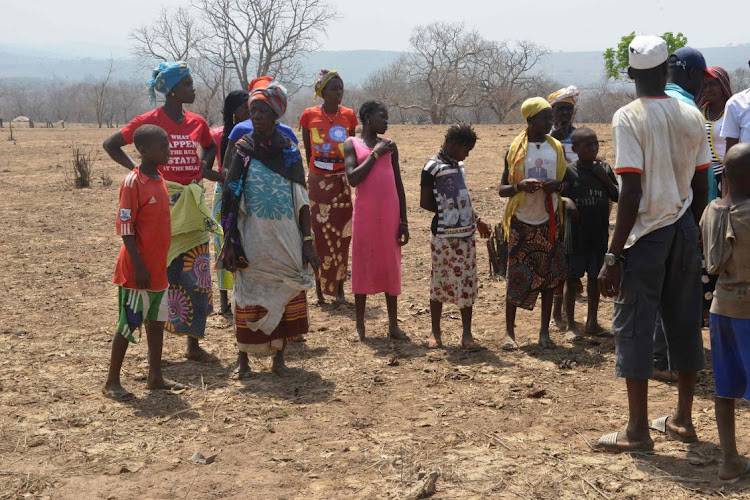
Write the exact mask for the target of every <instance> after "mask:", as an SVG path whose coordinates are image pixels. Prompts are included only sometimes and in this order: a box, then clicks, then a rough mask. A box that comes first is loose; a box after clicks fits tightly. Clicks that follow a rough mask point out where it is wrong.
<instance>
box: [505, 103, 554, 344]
mask: <svg viewBox="0 0 750 500" xmlns="http://www.w3.org/2000/svg"><path fill="white" fill-rule="evenodd" d="M521 114H522V115H523V117H524V119H525V120H526V123H527V127H526V129H524V131H523V132H521V133H520V134H519V135H518V136H517V137H516V138H515V139H514V140H513V142H512V143H511V145H510V148H509V149H508V154H507V155H506V156H505V171H504V172H503V180H502V184H501V185H500V188H499V194H500V196H501V197H503V198H510V199H509V200H508V204H507V206H506V208H505V217H504V221H503V227H504V229H505V237H506V239H507V240H508V270H507V279H506V286H507V293H506V307H505V322H506V330H507V335H508V339H507V341H506V342H505V344H504V345H503V348H504V349H507V350H509V349H515V348H517V347H518V344H517V343H516V336H515V330H514V324H515V320H516V308H518V307H522V308H524V309H528V310H532V309H533V308H534V305H535V304H536V299H537V297H538V296H539V294H540V293H541V295H542V321H541V328H540V330H539V345H541V346H542V347H551V346H553V344H552V341H551V340H550V336H549V321H550V316H551V313H552V295H553V292H554V290H555V288H557V287H558V286H559V285H561V284H562V283H563V282H564V281H565V278H566V275H567V265H566V262H565V246H564V243H563V232H564V227H565V226H564V224H563V211H564V209H563V208H564V207H563V199H562V197H561V196H560V194H559V193H560V192H561V191H562V189H563V178H564V176H565V171H566V163H565V153H564V152H563V148H562V145H561V144H560V142H559V141H557V140H556V139H554V138H552V137H550V136H549V135H548V132H549V131H550V129H551V128H552V107H551V106H550V104H549V103H548V102H547V100H546V99H544V98H542V97H534V98H531V99H527V100H526V101H524V103H523V104H522V105H521Z"/></svg>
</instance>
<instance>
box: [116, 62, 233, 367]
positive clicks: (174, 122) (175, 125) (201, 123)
mask: <svg viewBox="0 0 750 500" xmlns="http://www.w3.org/2000/svg"><path fill="white" fill-rule="evenodd" d="M148 87H149V93H150V95H151V104H152V105H153V104H155V103H156V95H155V92H156V91H158V92H160V93H162V94H164V96H165V101H164V106H162V107H159V108H156V109H155V110H153V111H149V112H148V113H144V114H142V115H140V116H136V117H135V118H133V120H132V121H131V122H130V123H128V124H127V125H126V126H125V127H123V128H122V130H120V131H119V132H115V133H114V134H112V135H111V136H110V137H108V138H107V139H106V140H105V141H104V150H105V151H106V152H107V153H108V154H109V156H110V157H111V158H112V159H113V160H114V161H116V162H117V163H119V164H120V165H122V166H123V167H125V168H127V169H129V170H132V169H133V168H134V167H135V166H136V165H137V163H136V162H135V161H133V159H132V158H130V156H128V154H127V153H125V151H123V149H122V148H123V146H125V145H126V144H132V143H133V134H134V133H135V131H136V130H137V129H138V127H140V126H141V125H146V124H151V125H158V126H159V127H161V128H163V129H164V130H165V131H166V132H167V135H168V136H169V150H170V158H169V163H168V164H166V165H161V166H159V171H160V173H161V174H162V177H164V180H165V181H167V184H168V185H170V181H171V183H177V184H182V185H184V186H186V185H188V184H190V183H192V182H200V181H201V180H202V179H203V178H206V179H209V180H212V181H221V180H222V179H223V177H222V176H221V174H219V173H218V172H215V171H214V170H212V167H213V164H214V159H215V157H216V145H215V144H214V140H213V138H212V137H211V133H210V131H209V128H208V124H207V123H206V120H205V119H204V118H203V117H202V116H199V115H196V114H195V113H191V112H190V111H187V110H185V109H183V105H185V104H192V103H193V102H194V101H195V89H194V88H193V78H192V77H191V76H190V67H189V66H188V65H187V63H185V62H182V61H177V62H170V63H161V64H160V65H159V66H158V67H157V68H156V69H155V70H154V71H153V74H152V78H151V80H150V81H149V82H148ZM199 146H200V148H201V153H200V155H198V147H199ZM177 187H179V186H177ZM171 191H172V190H171V189H170V195H171V194H172V192H171ZM177 199H179V195H176V196H171V200H170V201H171V204H172V206H174V203H175V202H176V201H177ZM208 241H209V235H208V232H206V233H205V241H203V242H201V243H200V244H199V245H197V246H195V247H194V248H192V249H190V250H188V251H187V252H184V253H182V254H180V255H179V256H177V257H176V258H174V259H173V260H172V262H170V263H168V268H167V277H168V278H169V291H168V292H167V293H168V302H169V319H168V320H167V323H166V324H165V327H166V329H167V331H170V332H172V333H175V334H179V335H185V336H187V352H186V354H185V356H186V357H187V358H188V359H193V360H205V359H207V358H208V353H206V352H205V351H204V350H203V349H202V348H201V347H200V345H199V344H198V340H199V339H202V338H203V336H204V333H205V329H206V318H207V316H208V315H209V314H210V313H211V311H212V310H213V306H212V293H211V270H210V269H211V261H210V255H209V248H208Z"/></svg>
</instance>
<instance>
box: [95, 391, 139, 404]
mask: <svg viewBox="0 0 750 500" xmlns="http://www.w3.org/2000/svg"><path fill="white" fill-rule="evenodd" d="M102 394H103V395H104V397H106V398H109V399H111V400H113V401H117V402H118V403H126V402H128V401H132V400H134V399H135V395H134V394H133V393H132V392H129V391H127V390H125V389H114V390H112V389H102Z"/></svg>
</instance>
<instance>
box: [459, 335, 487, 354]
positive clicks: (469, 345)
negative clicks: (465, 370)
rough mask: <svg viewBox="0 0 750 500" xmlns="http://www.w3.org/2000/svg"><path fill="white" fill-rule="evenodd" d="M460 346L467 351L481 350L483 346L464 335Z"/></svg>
mask: <svg viewBox="0 0 750 500" xmlns="http://www.w3.org/2000/svg"><path fill="white" fill-rule="evenodd" d="M461 348H462V349H463V350H464V351H467V352H478V351H483V350H484V349H485V348H484V347H482V346H481V345H479V344H478V343H477V342H476V341H475V340H474V339H473V338H472V337H464V338H462V339H461Z"/></svg>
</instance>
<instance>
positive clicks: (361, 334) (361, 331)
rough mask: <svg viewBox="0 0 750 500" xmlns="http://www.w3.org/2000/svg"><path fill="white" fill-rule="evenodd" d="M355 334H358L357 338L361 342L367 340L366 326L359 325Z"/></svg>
mask: <svg viewBox="0 0 750 500" xmlns="http://www.w3.org/2000/svg"><path fill="white" fill-rule="evenodd" d="M354 333H355V334H356V338H358V339H359V340H360V341H362V340H365V325H361V326H360V325H357V329H356V330H355V332H354Z"/></svg>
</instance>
